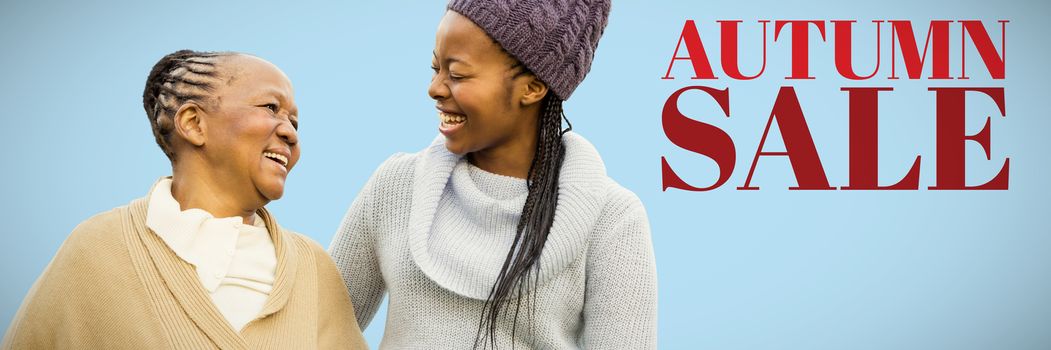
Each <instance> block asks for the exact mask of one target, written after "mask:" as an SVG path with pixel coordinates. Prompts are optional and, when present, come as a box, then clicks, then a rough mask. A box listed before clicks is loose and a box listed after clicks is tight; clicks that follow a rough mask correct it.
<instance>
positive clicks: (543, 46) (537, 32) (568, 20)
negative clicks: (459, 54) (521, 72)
mask: <svg viewBox="0 0 1051 350" xmlns="http://www.w3.org/2000/svg"><path fill="white" fill-rule="evenodd" d="M609 8H610V0H451V1H449V9H450V10H453V11H456V12H457V13H459V14H461V15H464V16H465V17H467V18H469V19H470V20H471V21H472V22H474V23H475V24H477V25H478V26H479V27H482V30H485V32H486V34H489V36H490V37H492V38H493V39H495V40H496V42H498V43H500V46H502V47H503V48H504V50H507V52H508V53H510V54H511V56H514V58H515V59H518V61H519V62H522V64H524V65H525V66H526V68H529V70H530V71H532V72H533V73H534V74H536V76H537V77H538V78H540V80H541V81H543V82H544V83H547V85H548V88H549V89H551V91H553V92H554V93H555V95H556V96H558V97H559V98H560V99H562V100H566V99H569V95H572V94H573V90H574V89H576V88H577V85H580V82H581V81H583V80H584V76H585V75H587V73H588V71H589V70H591V60H592V58H594V57H595V48H596V47H598V40H599V38H601V37H602V31H603V30H604V29H605V28H606V22H607V20H608V19H609Z"/></svg>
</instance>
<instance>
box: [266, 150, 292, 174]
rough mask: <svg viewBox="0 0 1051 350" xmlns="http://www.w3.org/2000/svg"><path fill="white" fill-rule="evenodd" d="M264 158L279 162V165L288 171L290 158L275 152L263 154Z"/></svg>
mask: <svg viewBox="0 0 1051 350" xmlns="http://www.w3.org/2000/svg"><path fill="white" fill-rule="evenodd" d="M263 157H266V158H269V159H270V160H273V161H275V162H277V164H281V166H282V167H284V168H285V170H288V156H286V155H284V154H280V153H275V152H263Z"/></svg>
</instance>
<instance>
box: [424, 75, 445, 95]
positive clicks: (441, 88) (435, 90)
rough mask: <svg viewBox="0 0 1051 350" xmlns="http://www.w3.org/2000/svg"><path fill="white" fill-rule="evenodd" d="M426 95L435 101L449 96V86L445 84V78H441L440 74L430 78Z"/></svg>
mask: <svg viewBox="0 0 1051 350" xmlns="http://www.w3.org/2000/svg"><path fill="white" fill-rule="evenodd" d="M427 95H429V96H430V97H431V98H432V99H434V100H435V101H440V100H443V99H445V98H447V97H449V87H448V86H445V79H443V78H442V76H441V74H435V75H434V77H433V78H431V85H430V86H429V87H428V88H427Z"/></svg>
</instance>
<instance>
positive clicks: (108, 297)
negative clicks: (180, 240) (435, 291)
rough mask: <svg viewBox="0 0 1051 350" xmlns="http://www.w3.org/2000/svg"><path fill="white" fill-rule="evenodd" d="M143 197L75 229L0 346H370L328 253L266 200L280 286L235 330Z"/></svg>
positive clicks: (263, 213) (261, 212) (262, 214)
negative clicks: (152, 221) (156, 227)
mask: <svg viewBox="0 0 1051 350" xmlns="http://www.w3.org/2000/svg"><path fill="white" fill-rule="evenodd" d="M146 198H149V196H147V197H146ZM146 198H140V199H137V200H135V201H133V202H131V203H130V204H129V205H128V206H124V207H119V208H116V209H113V210H110V211H108V212H105V213H102V214H99V215H96V216H94V217H92V218H90V219H88V220H87V221H85V222H83V223H81V224H80V225H79V226H77V227H76V228H75V229H74V230H73V233H72V234H70V236H69V238H68V239H66V242H65V243H63V244H62V247H61V248H59V251H58V254H57V255H56V256H55V258H54V260H52V261H51V263H50V264H49V265H48V267H47V268H46V269H45V270H44V274H43V275H42V276H41V277H40V279H39V280H37V282H36V284H34V285H33V287H32V289H30V291H29V295H28V296H26V299H25V301H24V302H23V303H22V307H21V308H20V309H19V310H18V313H17V314H16V315H15V318H14V320H13V321H12V323H11V328H9V329H8V331H7V335H6V336H5V337H4V342H3V349H53V348H57V349H217V348H218V349H365V348H367V346H366V345H365V341H364V339H363V338H362V335H361V330H360V329H359V328H358V324H357V322H356V321H355V319H354V308H353V306H352V305H351V302H350V296H349V294H348V293H347V291H346V288H345V287H344V284H343V280H342V278H341V277H340V275H339V273H338V272H337V271H336V267H335V265H334V264H333V263H332V261H331V259H330V258H329V256H328V254H327V253H326V252H325V250H324V249H323V248H321V246H320V245H318V244H317V243H315V242H313V241H312V240H310V239H308V238H305V237H303V236H301V235H299V234H296V233H294V232H291V231H287V230H285V229H282V228H281V227H280V226H278V225H277V223H276V222H275V221H274V219H273V218H272V217H271V216H270V215H269V213H268V212H267V211H266V210H265V209H260V210H259V212H258V213H259V215H260V217H262V218H263V220H265V222H266V227H267V229H268V230H269V231H270V235H271V238H272V239H273V240H274V248H275V250H276V253H277V273H276V275H275V280H274V287H273V290H272V291H271V293H270V297H269V299H267V302H266V305H265V306H264V307H263V311H262V312H261V313H260V316H258V318H256V319H255V320H253V321H251V322H249V323H248V324H247V325H246V326H245V327H244V329H243V330H242V331H241V332H240V333H238V332H237V331H235V330H234V329H233V328H231V327H230V326H229V324H228V323H227V322H226V319H225V318H223V315H222V314H221V313H220V312H219V310H218V309H217V308H216V307H215V305H214V304H213V303H212V301H211V299H210V298H209V296H208V294H207V292H206V291H205V289H204V288H203V287H202V286H201V284H200V281H199V280H198V278H197V275H196V272H195V271H194V267H193V265H190V264H189V263H187V262H185V261H183V260H182V259H180V258H179V257H178V256H176V255H175V253H174V252H172V250H171V249H169V248H168V246H167V245H166V244H165V243H164V241H163V240H161V238H160V237H158V236H157V235H156V234H155V233H153V231H151V230H150V229H149V228H147V227H146V208H147V203H148V202H147V200H146Z"/></svg>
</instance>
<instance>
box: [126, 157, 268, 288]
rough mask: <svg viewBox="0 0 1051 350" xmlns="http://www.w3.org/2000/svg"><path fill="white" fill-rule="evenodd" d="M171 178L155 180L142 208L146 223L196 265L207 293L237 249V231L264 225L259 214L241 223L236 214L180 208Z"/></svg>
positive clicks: (180, 256)
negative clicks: (227, 215) (155, 182)
mask: <svg viewBox="0 0 1051 350" xmlns="http://www.w3.org/2000/svg"><path fill="white" fill-rule="evenodd" d="M171 187H172V179H171V178H165V179H161V180H160V181H158V182H157V185H156V186H155V187H154V189H153V192H152V194H151V195H150V198H149V204H148V207H147V210H146V226H147V227H149V228H150V229H151V230H153V232H155V233H156V234H157V235H158V236H160V237H161V239H162V240H164V242H165V243H166V244H167V245H168V247H169V248H171V250H172V251H173V252H175V254H176V255H178V256H179V258H181V259H183V260H184V261H186V262H188V263H190V264H193V265H194V266H195V267H196V268H197V274H198V277H199V278H200V279H201V282H202V284H203V285H204V287H205V288H206V289H208V290H209V291H210V292H211V291H215V288H217V287H218V286H219V282H220V281H221V279H222V277H225V275H226V273H227V269H228V267H229V261H230V258H232V257H233V255H234V252H235V251H236V248H237V239H238V236H239V233H240V231H241V230H262V231H263V232H266V224H265V223H264V222H263V220H262V218H260V217H259V214H253V215H252V222H253V225H245V224H243V218H242V217H240V216H235V217H228V218H216V217H215V216H213V215H212V214H211V213H209V212H207V211H204V210H202V209H197V208H192V209H188V210H181V208H182V207H181V206H180V205H179V202H177V201H176V200H175V197H173V196H172V192H171Z"/></svg>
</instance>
